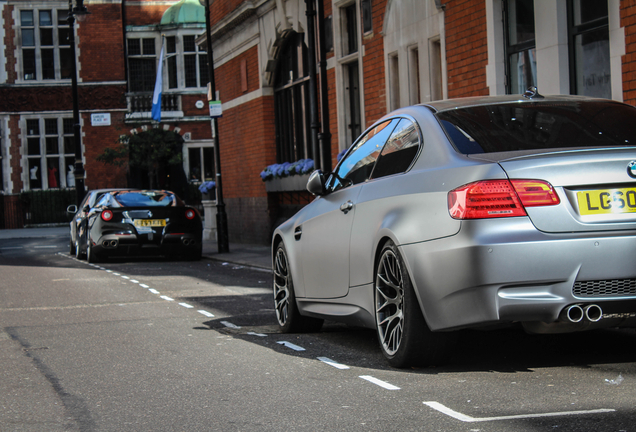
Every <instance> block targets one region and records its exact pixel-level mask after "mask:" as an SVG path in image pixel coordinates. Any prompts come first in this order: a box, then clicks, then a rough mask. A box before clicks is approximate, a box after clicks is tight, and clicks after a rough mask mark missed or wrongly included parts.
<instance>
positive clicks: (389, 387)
mask: <svg viewBox="0 0 636 432" xmlns="http://www.w3.org/2000/svg"><path fill="white" fill-rule="evenodd" d="M360 378H362V379H363V380H367V381H369V382H370V383H373V384H375V385H379V386H380V387H382V388H385V389H387V390H400V388H399V387H396V386H394V385H393V384H389V383H388V382H385V381H382V380H379V379H377V378H374V377H372V376H370V375H360Z"/></svg>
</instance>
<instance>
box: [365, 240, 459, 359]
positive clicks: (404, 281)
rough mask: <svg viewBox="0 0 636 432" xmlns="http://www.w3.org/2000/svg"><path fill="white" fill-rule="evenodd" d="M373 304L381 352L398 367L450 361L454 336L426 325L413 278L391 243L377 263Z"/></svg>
mask: <svg viewBox="0 0 636 432" xmlns="http://www.w3.org/2000/svg"><path fill="white" fill-rule="evenodd" d="M375 267H376V270H375V278H374V281H375V283H374V292H375V294H374V304H375V318H376V332H377V335H378V341H379V343H380V347H381V349H382V353H383V354H384V356H385V357H386V359H387V360H388V362H389V364H390V365H391V366H393V367H397V368H405V367H411V366H435V365H439V364H441V363H444V362H445V361H446V360H447V359H448V355H449V353H450V348H451V346H452V340H453V339H454V336H455V335H454V334H453V333H433V332H431V330H430V329H429V328H428V326H427V325H426V321H425V319H424V315H423V314H422V309H421V308H420V304H419V302H418V300H417V297H416V295H415V291H414V289H413V285H412V282H411V278H410V277H409V273H408V270H407V269H406V265H405V263H404V260H403V259H402V256H401V255H400V252H399V251H398V248H397V246H395V243H393V242H392V241H388V242H387V243H386V244H385V245H384V247H383V248H382V252H381V253H380V257H379V259H378V262H377V263H376V266H375Z"/></svg>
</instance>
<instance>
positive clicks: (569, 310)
mask: <svg viewBox="0 0 636 432" xmlns="http://www.w3.org/2000/svg"><path fill="white" fill-rule="evenodd" d="M564 312H565V317H566V318H567V320H568V321H570V322H572V323H579V322H581V321H583V319H586V320H587V321H590V322H599V321H600V320H601V319H602V318H603V309H601V307H600V306H599V305H595V304H591V305H586V306H583V307H581V306H579V305H576V304H575V305H571V306H568V307H566V308H565V309H564Z"/></svg>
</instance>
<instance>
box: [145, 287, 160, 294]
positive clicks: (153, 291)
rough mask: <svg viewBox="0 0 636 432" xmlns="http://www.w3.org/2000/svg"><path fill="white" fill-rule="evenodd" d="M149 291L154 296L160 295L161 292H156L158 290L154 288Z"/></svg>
mask: <svg viewBox="0 0 636 432" xmlns="http://www.w3.org/2000/svg"><path fill="white" fill-rule="evenodd" d="M148 291H150V292H151V293H153V294H159V291H157V290H156V289H154V288H150V289H149V290H148Z"/></svg>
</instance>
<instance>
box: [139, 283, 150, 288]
mask: <svg viewBox="0 0 636 432" xmlns="http://www.w3.org/2000/svg"><path fill="white" fill-rule="evenodd" d="M139 286H140V287H142V288H150V287H149V286H148V285H146V284H142V283H140V284H139Z"/></svg>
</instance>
